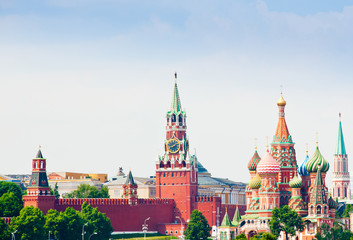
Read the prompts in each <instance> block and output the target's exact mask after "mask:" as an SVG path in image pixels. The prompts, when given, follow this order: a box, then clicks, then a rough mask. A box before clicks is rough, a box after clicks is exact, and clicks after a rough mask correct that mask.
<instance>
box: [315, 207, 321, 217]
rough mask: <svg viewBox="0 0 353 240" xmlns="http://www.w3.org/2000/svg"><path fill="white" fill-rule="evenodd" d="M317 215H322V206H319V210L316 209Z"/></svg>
mask: <svg viewBox="0 0 353 240" xmlns="http://www.w3.org/2000/svg"><path fill="white" fill-rule="evenodd" d="M316 214H317V215H321V206H320V205H319V206H317V208H316Z"/></svg>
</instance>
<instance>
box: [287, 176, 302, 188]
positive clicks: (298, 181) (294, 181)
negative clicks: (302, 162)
mask: <svg viewBox="0 0 353 240" xmlns="http://www.w3.org/2000/svg"><path fill="white" fill-rule="evenodd" d="M302 186H303V182H302V180H301V179H300V178H299V177H298V176H294V178H292V180H290V181H289V187H291V188H301V187H302Z"/></svg>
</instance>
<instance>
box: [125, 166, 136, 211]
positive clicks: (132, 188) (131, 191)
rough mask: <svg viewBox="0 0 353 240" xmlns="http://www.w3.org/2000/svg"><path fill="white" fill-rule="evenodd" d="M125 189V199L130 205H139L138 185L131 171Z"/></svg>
mask: <svg viewBox="0 0 353 240" xmlns="http://www.w3.org/2000/svg"><path fill="white" fill-rule="evenodd" d="M123 188H124V191H123V198H127V199H129V204H130V205H137V184H136V183H135V180H134V177H133V176H132V173H131V170H130V171H129V174H128V176H127V178H126V182H125V184H124V185H123Z"/></svg>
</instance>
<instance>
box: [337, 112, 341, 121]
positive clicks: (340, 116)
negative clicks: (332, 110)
mask: <svg viewBox="0 0 353 240" xmlns="http://www.w3.org/2000/svg"><path fill="white" fill-rule="evenodd" d="M338 116H339V119H340V121H341V113H339V114H338Z"/></svg>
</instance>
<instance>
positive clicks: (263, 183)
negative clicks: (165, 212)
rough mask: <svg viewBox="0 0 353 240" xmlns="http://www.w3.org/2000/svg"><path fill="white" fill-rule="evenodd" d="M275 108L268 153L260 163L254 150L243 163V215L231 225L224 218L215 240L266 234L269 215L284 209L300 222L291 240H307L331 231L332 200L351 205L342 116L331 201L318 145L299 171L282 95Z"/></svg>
mask: <svg viewBox="0 0 353 240" xmlns="http://www.w3.org/2000/svg"><path fill="white" fill-rule="evenodd" d="M277 106H278V109H279V118H278V123H277V129H276V132H275V135H274V136H273V142H272V143H271V150H269V148H268V146H267V150H266V152H265V153H264V156H263V158H262V159H261V157H260V155H259V154H258V152H257V149H256V147H255V152H254V155H253V156H252V158H251V159H250V161H249V163H248V169H249V173H250V181H249V184H248V185H247V187H246V209H247V210H246V211H245V215H243V216H241V217H240V216H237V215H234V217H233V221H231V220H230V216H229V215H228V214H227V213H226V214H225V216H224V218H223V221H222V225H221V226H220V227H219V228H218V229H219V231H218V239H220V240H228V239H234V236H236V235H238V234H240V233H245V234H246V236H247V237H248V238H249V237H252V236H254V235H255V234H260V233H262V232H270V228H269V224H268V223H269V221H270V220H271V216H272V210H273V209H274V208H280V207H281V206H283V205H288V206H289V207H290V208H291V209H293V210H295V211H296V212H297V213H298V214H299V215H301V216H302V217H303V221H304V223H305V229H304V231H303V232H297V233H296V236H292V237H291V239H292V240H298V239H303V240H311V239H314V238H315V234H316V233H317V232H318V230H319V227H321V226H322V225H323V224H328V225H329V226H330V227H332V226H333V222H334V218H335V210H336V207H337V202H336V201H335V200H334V199H337V200H341V201H342V200H343V201H344V200H350V175H349V171H348V157H347V154H346V150H345V144H344V139H343V132H342V124H341V114H339V128H338V141H337V148H336V152H335V154H334V172H333V180H332V183H333V188H332V195H331V196H330V194H329V191H328V188H327V186H326V183H325V179H326V174H327V172H328V170H329V168H330V165H329V163H328V161H327V160H326V159H325V158H324V157H323V156H322V154H321V153H320V150H319V145H318V142H316V148H315V151H314V154H313V155H312V156H311V158H309V155H308V150H307V152H306V158H305V160H304V161H303V162H302V163H301V164H300V165H299V166H298V164H297V160H296V155H295V149H294V142H293V140H292V136H291V135H290V134H289V131H288V127H287V124H286V120H285V111H284V108H285V106H286V101H285V100H284V98H283V96H282V93H281V96H280V98H279V100H278V102H277ZM281 239H283V236H282V238H281Z"/></svg>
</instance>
